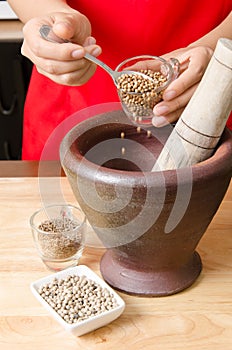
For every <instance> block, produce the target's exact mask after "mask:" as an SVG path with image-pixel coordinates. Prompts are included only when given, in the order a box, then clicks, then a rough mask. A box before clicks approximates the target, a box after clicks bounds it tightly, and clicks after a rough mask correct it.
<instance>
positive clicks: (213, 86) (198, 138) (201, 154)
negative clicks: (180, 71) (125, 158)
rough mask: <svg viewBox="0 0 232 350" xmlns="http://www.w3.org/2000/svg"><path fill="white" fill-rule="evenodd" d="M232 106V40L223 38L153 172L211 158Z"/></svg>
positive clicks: (218, 43)
mask: <svg viewBox="0 0 232 350" xmlns="http://www.w3.org/2000/svg"><path fill="white" fill-rule="evenodd" d="M231 109H232V40H229V39H225V38H221V39H219V40H218V42H217V46H216V49H215V51H214V54H213V56H212V58H211V60H210V62H209V65H208V67H207V69H206V71H205V74H204V76H203V78H202V80H201V82H200V84H199V85H198V87H197V89H196V91H195V93H194V94H193V96H192V98H191V100H190V101H189V103H188V105H187V106H186V108H185V110H184V111H183V113H182V115H181V117H180V119H179V120H178V122H177V123H176V126H175V128H174V129H173V131H172V132H171V134H170V136H169V138H168V140H167V142H166V143H165V145H164V147H163V149H162V151H161V153H160V155H159V157H158V159H157V161H156V163H155V165H154V167H153V168H152V171H162V170H170V169H177V168H183V167H186V166H191V165H193V164H196V163H199V162H201V161H203V160H205V159H207V158H209V157H210V156H211V155H212V153H213V151H214V149H215V147H216V145H217V143H218V141H219V139H220V137H221V134H222V132H223V130H224V128H225V125H226V122H227V119H228V117H229V115H230V111H231ZM231 161H232V159H231Z"/></svg>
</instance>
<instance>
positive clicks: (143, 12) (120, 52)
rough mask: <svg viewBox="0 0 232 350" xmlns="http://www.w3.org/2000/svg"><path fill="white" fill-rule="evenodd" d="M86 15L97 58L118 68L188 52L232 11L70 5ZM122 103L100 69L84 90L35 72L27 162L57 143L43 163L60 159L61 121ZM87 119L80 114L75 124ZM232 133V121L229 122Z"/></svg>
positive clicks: (141, 3) (148, 0) (157, 2)
mask: <svg viewBox="0 0 232 350" xmlns="http://www.w3.org/2000/svg"><path fill="white" fill-rule="evenodd" d="M67 2H68V3H69V4H70V5H71V6H72V7H73V8H75V9H77V10H78V11H80V12H81V13H83V14H85V15H86V16H87V17H88V19H89V20H90V22H91V24H92V35H93V36H94V37H95V38H96V39H97V43H98V44H99V45H100V46H101V47H102V49H103V52H102V54H101V56H100V57H99V58H100V59H102V60H103V61H104V62H105V63H107V64H108V65H109V66H110V67H112V68H115V67H116V66H117V65H118V64H119V63H120V62H121V61H123V60H124V59H126V58H128V57H132V56H136V55H141V54H150V55H157V56H160V55H162V54H165V53H168V52H170V51H173V50H175V49H178V48H181V47H185V46H187V45H189V44H190V43H191V42H193V41H195V40H197V39H199V38H200V37H201V36H203V35H204V34H206V33H208V32H209V31H211V30H212V29H213V28H215V27H216V26H217V25H218V24H220V22H222V20H223V19H224V18H225V17H226V16H227V15H228V14H229V12H230V11H231V10H232V5H231V0H220V1H213V2H212V1H210V0H196V1H189V0H181V1H178V2H177V1H174V0H165V1H163V0H117V1H116V2H115V1H110V0H108V1H105V0H91V1H87V0H70V1H67ZM115 101H118V96H117V92H116V89H115V86H114V84H113V82H112V79H111V77H110V76H108V74H107V73H106V72H105V71H103V70H102V69H101V68H97V71H96V73H95V74H94V76H93V77H92V78H91V79H90V80H89V82H88V83H86V84H85V85H83V86H80V87H69V86H63V85H58V84H56V83H54V82H52V81H51V80H49V79H48V78H46V77H44V76H43V75H41V74H39V73H38V72H37V70H36V69H35V68H34V69H33V73H32V77H31V82H30V86H29V90H28V95H27V99H26V103H25V113H24V135H23V159H32V160H36V159H40V157H41V154H42V150H43V148H44V146H45V145H46V143H48V142H50V139H51V138H53V142H52V144H53V146H52V148H53V149H52V152H47V154H45V153H43V159H45V158H46V159H54V158H58V157H59V144H60V140H61V139H62V136H64V132H67V130H64V132H63V134H62V132H61V133H60V132H59V135H57V136H56V135H55V131H54V130H56V128H57V127H58V126H59V125H61V123H62V121H63V120H65V119H66V118H68V117H69V116H70V115H72V114H73V113H74V112H77V111H80V110H82V109H83V108H86V107H88V106H94V105H99V104H101V103H105V102H115ZM85 118H86V113H83V115H82V114H81V113H77V117H76V119H75V122H72V123H76V124H77V123H79V122H80V121H81V120H82V119H85ZM228 125H230V126H231V128H232V120H229V121H228Z"/></svg>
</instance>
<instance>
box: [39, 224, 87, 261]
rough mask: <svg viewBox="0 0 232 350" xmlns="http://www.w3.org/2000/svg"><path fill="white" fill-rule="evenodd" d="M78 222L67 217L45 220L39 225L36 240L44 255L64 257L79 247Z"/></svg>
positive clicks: (72, 253)
mask: <svg viewBox="0 0 232 350" xmlns="http://www.w3.org/2000/svg"><path fill="white" fill-rule="evenodd" d="M78 226H79V224H78V222H76V221H75V220H71V219H69V218H67V217H62V218H60V217H58V218H53V219H50V220H45V221H43V222H42V223H41V224H40V225H39V227H38V228H39V229H40V232H39V234H38V241H39V243H40V247H41V249H42V251H43V254H44V256H46V257H49V258H52V259H66V258H69V257H70V256H72V255H74V254H76V252H77V251H78V250H79V249H80V247H81V233H80V232H78V231H77V232H76V231H75V230H76V228H77V227H78Z"/></svg>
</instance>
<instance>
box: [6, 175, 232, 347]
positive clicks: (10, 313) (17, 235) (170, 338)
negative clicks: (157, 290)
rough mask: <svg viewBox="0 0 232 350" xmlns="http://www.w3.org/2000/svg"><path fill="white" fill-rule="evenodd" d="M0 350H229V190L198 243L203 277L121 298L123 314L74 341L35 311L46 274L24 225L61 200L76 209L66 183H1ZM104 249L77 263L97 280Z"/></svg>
mask: <svg viewBox="0 0 232 350" xmlns="http://www.w3.org/2000/svg"><path fill="white" fill-rule="evenodd" d="M0 194H1V195H0V204H1V214H0V235H1V236H0V237H1V240H0V250H1V251H0V349H1V350H21V349H22V350H32V349H33V350H45V349H49V350H53V349H55V350H74V349H90V350H91V349H94V350H98V349H101V350H103V349H104V350H106V349H107V350H110V349H120V350H123V349H126V350H129V349H133V350H138V349H146V350H153V349H158V350H161V349H162V350H165V349H169V350H182V349H183V350H186V349H188V350H196V349H201V350H205V349H207V350H208V349H210V350H214V349H215V350H216V349H218V350H222V349H223V350H231V349H232V218H231V212H232V185H230V188H229V190H228V192H227V194H226V196H225V198H224V200H223V202H222V204H221V206H220V208H219V210H218V212H217V213H216V215H215V217H214V219H213V221H212V223H211V224H210V226H209V228H208V230H207V232H206V233H205V235H204V237H203V239H202V240H201V242H200V244H199V247H198V252H199V253H200V255H201V258H202V261H203V271H202V273H201V275H200V277H199V278H198V280H197V282H196V283H195V284H194V285H193V286H192V287H190V288H189V289H187V290H185V291H184V292H181V293H179V294H176V295H173V296H169V297H162V298H139V297H134V296H129V295H126V294H123V293H120V295H121V296H122V298H123V299H124V300H125V302H126V309H125V311H124V313H123V314H122V315H121V316H120V317H119V318H118V319H117V320H115V321H114V322H112V323H111V324H109V325H107V326H105V327H102V328H101V329H98V330H96V331H94V332H92V333H89V334H86V335H84V336H82V337H74V336H73V335H71V334H69V333H66V332H65V331H64V330H63V328H62V327H61V326H60V325H59V324H58V323H57V322H56V321H55V320H54V319H53V318H52V316H51V315H50V314H48V312H47V311H46V310H45V309H44V308H43V307H42V306H41V304H40V303H39V302H38V301H37V300H36V299H35V297H34V296H33V295H32V293H31V291H30V287H29V286H30V283H31V282H33V281H35V280H37V279H39V278H41V277H43V276H47V275H48V274H50V271H48V270H47V268H46V267H45V266H44V265H43V263H42V262H41V260H40V258H39V257H38V255H37V252H36V250H35V247H34V243H33V239H32V235H31V231H30V227H29V218H30V216H31V215H32V213H33V212H34V211H35V210H36V209H38V208H39V207H41V205H42V204H44V203H45V202H46V201H47V202H49V201H50V202H51V201H52V202H53V203H55V202H57V201H59V200H60V198H61V197H60V196H61V195H62V197H63V198H64V199H65V200H66V201H67V202H69V203H72V204H76V201H75V199H74V197H73V195H72V193H71V190H70V188H69V185H68V183H67V179H66V178H65V177H56V178H55V177H54V178H52V177H47V178H46V177H45V178H43V179H41V178H36V177H34V178H23V177H20V178H19V177H18V178H1V179H0ZM103 252H104V250H103V249H100V248H90V247H89V248H86V250H85V252H84V255H83V257H82V258H81V260H80V263H81V264H86V265H87V266H89V267H90V268H92V269H93V270H94V271H95V272H97V273H98V274H99V275H100V272H99V261H100V258H101V255H102V254H103Z"/></svg>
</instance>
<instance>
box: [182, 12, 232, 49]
mask: <svg viewBox="0 0 232 350" xmlns="http://www.w3.org/2000/svg"><path fill="white" fill-rule="evenodd" d="M220 38H227V39H232V11H231V12H230V14H229V15H228V16H227V17H226V18H225V19H224V21H223V22H222V23H220V24H219V25H218V26H217V27H216V28H214V29H213V30H212V31H211V32H209V33H208V34H206V35H204V36H203V37H202V38H200V39H199V40H196V41H194V42H193V43H192V44H190V45H189V46H188V47H196V46H208V47H210V48H211V49H213V50H214V49H215V47H216V44H217V41H218V39H220Z"/></svg>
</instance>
